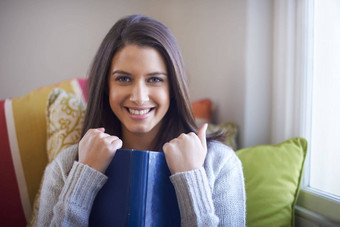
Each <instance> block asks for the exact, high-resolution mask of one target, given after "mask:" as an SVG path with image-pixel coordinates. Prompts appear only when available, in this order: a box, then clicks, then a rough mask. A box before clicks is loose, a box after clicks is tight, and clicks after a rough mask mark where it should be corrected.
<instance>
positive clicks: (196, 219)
mask: <svg viewBox="0 0 340 227" xmlns="http://www.w3.org/2000/svg"><path fill="white" fill-rule="evenodd" d="M77 152H78V146H77V145H74V146H71V147H70V148H68V149H66V150H64V151H63V152H61V153H60V154H59V155H58V156H57V158H56V159H55V160H54V161H53V162H52V163H51V164H50V165H48V167H47V168H46V170H45V174H44V183H43V187H42V190H41V197H40V207H39V214H38V221H37V225H38V226H49V225H51V226H87V225H88V219H89V215H90V212H91V207H92V204H93V201H94V199H95V196H96V195H97V192H98V191H99V190H100V189H101V188H102V186H103V185H104V184H105V182H106V180H107V177H106V176H105V175H104V174H102V173H100V172H98V171H96V170H94V169H92V168H90V167H89V166H87V165H83V164H81V163H79V162H77V161H75V159H76V156H77ZM170 180H171V182H172V183H173V185H174V187H175V190H176V195H177V200H178V205H179V209H180V214H181V225H182V226H204V227H208V226H245V217H246V207H245V199H246V198H245V188H244V179H243V171H242V165H241V162H240V160H239V159H238V157H237V156H236V155H235V153H234V152H233V151H232V150H231V149H230V148H229V147H227V146H225V145H223V144H221V143H219V142H211V143H209V146H208V152H207V156H206V160H205V163H204V166H203V167H202V168H199V169H196V170H192V171H188V172H183V173H176V174H174V175H172V176H170Z"/></svg>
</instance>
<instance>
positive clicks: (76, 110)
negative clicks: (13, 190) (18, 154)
mask: <svg viewBox="0 0 340 227" xmlns="http://www.w3.org/2000/svg"><path fill="white" fill-rule="evenodd" d="M85 110H86V104H85V102H84V100H82V99H81V98H79V97H77V96H76V95H74V94H72V93H69V92H66V91H65V90H63V89H60V88H56V89H54V90H53V91H52V92H51V94H50V96H49V99H48V104H47V116H46V119H47V156H48V162H52V161H53V160H54V158H55V157H56V156H57V155H58V154H59V153H60V152H61V151H62V150H64V149H66V148H67V147H69V146H71V145H73V144H76V143H78V142H79V139H80V136H81V132H82V127H83V123H84V117H85ZM42 182H43V179H42V180H41V184H40V187H39V191H38V192H37V194H36V198H35V201H34V206H33V213H32V217H31V220H30V223H29V226H35V225H36V221H37V215H38V211H39V203H40V190H41V186H42Z"/></svg>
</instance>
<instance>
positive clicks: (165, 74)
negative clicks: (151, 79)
mask: <svg viewBox="0 0 340 227" xmlns="http://www.w3.org/2000/svg"><path fill="white" fill-rule="evenodd" d="M147 75H148V76H157V75H163V76H168V74H167V73H163V72H153V73H148V74H147Z"/></svg>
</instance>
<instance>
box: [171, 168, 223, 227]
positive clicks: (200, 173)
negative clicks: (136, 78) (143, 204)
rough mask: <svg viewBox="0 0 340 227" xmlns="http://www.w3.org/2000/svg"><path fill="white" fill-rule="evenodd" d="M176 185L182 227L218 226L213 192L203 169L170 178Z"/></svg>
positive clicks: (177, 174)
mask: <svg viewBox="0 0 340 227" xmlns="http://www.w3.org/2000/svg"><path fill="white" fill-rule="evenodd" d="M170 180H171V182H172V183H173V185H174V188H175V191H176V196H177V201H178V206H179V210H180V213H181V226H217V225H218V221H219V220H218V217H217V216H216V215H215V209H214V204H213V200H212V194H211V190H210V188H209V183H208V179H207V176H206V174H205V170H204V169H203V167H201V168H199V169H196V170H191V171H188V172H181V173H176V174H174V175H172V176H170Z"/></svg>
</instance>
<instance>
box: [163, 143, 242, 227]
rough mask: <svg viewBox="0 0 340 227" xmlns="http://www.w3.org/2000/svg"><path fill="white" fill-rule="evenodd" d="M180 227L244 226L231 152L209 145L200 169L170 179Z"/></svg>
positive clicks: (235, 162)
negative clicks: (179, 216) (203, 163)
mask: <svg viewBox="0 0 340 227" xmlns="http://www.w3.org/2000/svg"><path fill="white" fill-rule="evenodd" d="M170 180H171V182H172V183H173V185H174V187H175V191H176V196H177V200H178V205H179V208H180V213H181V222H182V226H245V225H246V224H245V218H246V205H245V204H246V203H245V186H244V178H243V170H242V164H241V162H240V160H239V159H238V157H237V156H236V155H235V153H234V152H233V151H232V150H231V149H229V148H228V149H226V147H225V146H224V145H223V146H221V145H218V144H217V145H216V144H213V146H212V148H211V150H210V151H209V154H208V155H207V158H206V161H205V165H204V167H201V168H199V169H196V170H192V171H188V172H183V173H177V174H174V175H172V176H171V177H170Z"/></svg>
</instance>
